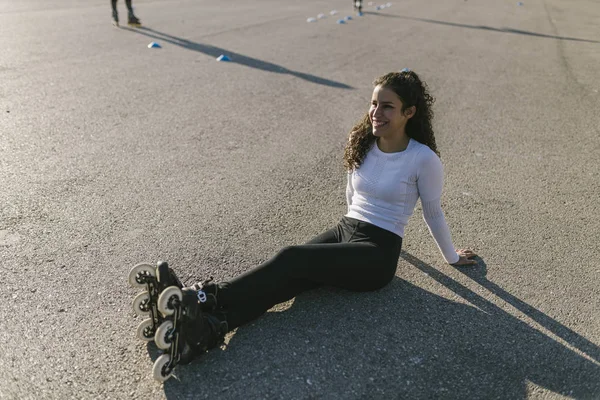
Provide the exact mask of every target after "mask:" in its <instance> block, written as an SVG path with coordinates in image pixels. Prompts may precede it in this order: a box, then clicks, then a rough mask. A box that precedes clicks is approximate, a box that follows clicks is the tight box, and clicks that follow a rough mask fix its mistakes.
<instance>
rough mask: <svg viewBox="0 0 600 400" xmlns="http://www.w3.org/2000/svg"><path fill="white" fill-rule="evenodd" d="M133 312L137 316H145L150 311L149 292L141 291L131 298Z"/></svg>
mask: <svg viewBox="0 0 600 400" xmlns="http://www.w3.org/2000/svg"><path fill="white" fill-rule="evenodd" d="M133 312H134V313H136V315H139V316H142V317H144V316H147V315H148V313H150V294H148V292H142V293H140V294H138V295H137V296H135V298H134V299H133Z"/></svg>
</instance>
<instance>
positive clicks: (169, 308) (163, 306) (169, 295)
mask: <svg viewBox="0 0 600 400" xmlns="http://www.w3.org/2000/svg"><path fill="white" fill-rule="evenodd" d="M175 299H177V301H178V302H181V300H182V299H183V293H182V292H181V289H179V288H178V287H177V286H169V287H168V288H166V289H165V290H164V291H163V292H162V293H161V294H160V296H159V298H158V304H157V306H158V311H160V312H161V313H162V315H164V316H165V317H168V316H169V315H173V313H174V312H175V308H174V307H173V300H175Z"/></svg>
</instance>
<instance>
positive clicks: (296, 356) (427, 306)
mask: <svg viewBox="0 0 600 400" xmlns="http://www.w3.org/2000/svg"><path fill="white" fill-rule="evenodd" d="M402 258H403V259H404V260H406V261H407V262H408V263H410V264H412V265H413V266H415V267H417V268H419V269H421V270H422V271H423V272H425V273H427V274H429V276H431V277H432V278H433V279H435V280H437V281H438V282H439V283H441V284H443V285H444V286H445V287H446V288H448V289H449V290H451V291H453V292H454V293H455V294H457V295H458V296H460V297H461V298H462V299H464V300H465V302H464V303H459V302H456V301H451V300H448V299H445V298H443V297H441V296H438V295H436V294H433V293H431V292H428V291H426V290H424V289H422V288H420V287H418V286H415V285H413V284H411V283H409V282H407V281H404V280H402V279H400V278H398V277H396V278H395V279H394V280H393V282H391V283H390V284H389V285H388V286H386V287H385V288H383V289H381V290H379V291H377V292H370V293H350V292H346V291H343V290H337V289H319V290H315V291H311V292H307V293H305V294H302V295H300V296H298V297H297V298H296V299H295V301H294V302H293V304H292V305H291V306H290V307H289V308H288V309H286V310H283V311H280V312H274V311H271V312H268V313H267V314H265V316H263V317H262V318H259V319H258V320H256V321H255V322H253V323H251V324H249V325H247V326H243V327H241V328H239V329H238V330H237V331H236V332H235V333H234V334H233V335H231V336H230V337H229V342H228V344H227V345H226V346H225V347H224V348H221V349H217V350H213V351H211V352H209V353H208V354H206V355H204V356H202V357H200V358H199V359H198V360H197V361H195V362H193V363H192V364H190V365H188V366H180V367H178V368H177V369H176V375H177V378H178V379H171V380H169V381H167V382H166V384H165V385H164V391H165V395H166V396H167V397H168V398H183V397H188V396H192V397H194V398H204V397H214V396H216V397H217V398H244V399H247V398H292V399H297V398H326V399H358V398H361V399H363V398H378V399H379V398H386V399H387V398H411V399H412V398H423V399H430V398H461V399H464V398H471V399H473V398H478V399H483V398H506V399H524V398H526V397H527V395H528V393H529V392H531V391H532V390H545V391H547V392H548V391H549V392H554V393H557V394H560V395H563V396H569V397H572V398H578V399H592V398H596V399H597V398H599V397H600V364H599V362H598V361H599V359H598V355H599V354H600V352H599V348H598V346H596V345H594V344H593V343H591V342H590V341H587V340H586V339H585V338H583V337H581V336H579V335H577V334H576V333H574V332H573V331H570V330H569V329H568V328H566V327H564V326H562V325H561V324H560V323H558V322H557V321H555V320H553V319H552V318H550V317H548V316H545V315H544V314H542V313H541V312H540V311H537V310H535V309H533V308H532V307H530V306H527V307H528V308H527V310H529V311H532V312H533V314H534V316H533V317H532V318H533V319H534V320H536V321H537V322H538V323H540V324H541V325H542V326H544V328H546V329H548V330H550V331H552V332H553V333H554V334H556V335H557V336H559V337H561V338H562V339H563V340H565V341H566V342H567V343H568V344H569V345H570V346H572V347H574V348H575V349H577V350H578V351H579V352H581V353H583V354H584V355H582V354H579V353H578V352H576V351H574V350H571V349H569V348H568V347H566V346H565V345H563V344H561V343H559V342H557V341H556V340H554V339H553V338H551V337H550V336H548V335H546V334H544V333H542V332H540V331H538V330H536V329H534V328H532V327H530V326H529V325H527V324H526V323H524V322H523V321H521V320H519V319H518V318H516V317H514V316H513V315H511V314H509V313H507V312H506V311H504V310H502V309H501V308H500V307H498V306H496V305H495V304H493V303H491V302H489V301H488V300H486V299H484V298H483V297H481V296H480V295H478V294H476V293H475V292H473V291H471V290H470V289H468V288H467V287H465V286H463V285H462V284H460V283H458V282H457V281H455V280H453V279H452V278H450V277H448V276H447V275H445V274H443V273H441V272H440V271H438V270H436V269H435V268H433V267H431V266H429V265H427V264H425V263H423V262H422V261H421V260H419V259H417V258H415V257H413V256H411V255H409V254H406V253H403V254H402ZM476 271H479V272H476ZM467 274H472V275H476V276H480V277H481V275H483V276H485V263H483V261H481V262H480V264H479V266H478V267H475V268H473V269H471V271H470V272H468V273H467ZM484 287H485V285H484ZM488 288H489V287H488ZM495 294H498V293H495ZM500 294H505V295H506V293H500ZM501 297H502V296H501ZM505 297H506V296H505ZM505 300H507V301H509V302H510V303H515V304H517V305H519V304H520V305H521V306H522V305H524V304H525V303H523V302H521V301H518V300H516V299H515V298H514V297H513V298H510V297H509V298H508V299H506V298H505ZM517 302H518V303H517ZM515 304H513V305H515ZM527 310H522V311H524V312H526V311H527ZM149 351H150V348H149ZM150 352H151V355H152V356H153V358H154V357H155V356H156V354H152V353H155V352H153V351H150Z"/></svg>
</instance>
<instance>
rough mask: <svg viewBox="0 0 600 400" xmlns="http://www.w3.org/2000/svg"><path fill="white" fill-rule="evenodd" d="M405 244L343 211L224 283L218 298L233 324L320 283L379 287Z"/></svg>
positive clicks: (388, 278)
mask: <svg viewBox="0 0 600 400" xmlns="http://www.w3.org/2000/svg"><path fill="white" fill-rule="evenodd" d="M401 247H402V238H401V237H400V236H398V235H396V234H394V233H392V232H390V231H387V230H385V229H381V228H379V227H377V226H375V225H372V224H369V223H367V222H362V221H358V220H356V219H353V218H348V217H344V218H342V220H341V221H340V222H339V223H338V224H337V225H336V226H335V227H334V228H332V229H330V230H328V231H327V232H324V233H322V234H321V235H319V236H317V237H316V238H314V239H313V240H311V241H309V242H308V243H306V244H304V245H300V246H290V247H285V248H283V249H282V250H281V251H280V252H279V253H277V255H275V257H273V258H271V259H270V260H268V261H266V262H264V263H263V264H261V265H259V266H258V267H256V268H254V269H252V270H250V271H248V272H246V273H244V274H242V275H240V276H238V277H237V278H235V279H233V280H231V281H228V282H222V283H219V284H218V288H219V291H218V295H217V301H218V303H219V306H222V307H224V308H225V310H226V311H227V322H228V325H229V329H230V330H232V329H235V328H237V327H238V326H240V325H243V324H245V323H247V322H250V321H252V320H254V319H255V318H258V317H259V316H260V315H262V314H264V313H265V312H266V311H267V310H268V309H270V308H271V307H273V306H274V305H275V304H279V303H282V302H284V301H287V300H290V299H292V298H294V297H296V296H297V295H298V294H300V293H302V292H304V291H306V290H309V289H314V288H317V287H319V286H334V287H339V288H343V289H347V290H352V291H370V290H376V289H380V288H382V287H383V286H385V285H387V284H388V283H389V282H390V281H391V280H392V279H393V277H394V275H395V274H396V267H397V265H398V258H399V256H400V249H401Z"/></svg>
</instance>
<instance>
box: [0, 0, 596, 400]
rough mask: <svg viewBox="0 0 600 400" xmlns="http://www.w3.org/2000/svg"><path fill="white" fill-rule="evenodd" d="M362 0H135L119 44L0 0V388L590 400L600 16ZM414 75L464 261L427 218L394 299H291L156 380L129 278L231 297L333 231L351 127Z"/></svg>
mask: <svg viewBox="0 0 600 400" xmlns="http://www.w3.org/2000/svg"><path fill="white" fill-rule="evenodd" d="M364 4H365V13H364V15H363V16H362V17H359V16H356V15H355V14H354V13H353V11H352V7H351V4H350V1H347V0H346V1H342V0H328V1H325V0H305V1H291V0H254V1H245V0H219V1H214V0H212V1H209V0H161V1H158V0H134V6H135V10H136V14H137V16H138V17H139V18H140V19H141V21H142V24H143V27H142V28H139V29H133V28H129V27H127V26H122V27H121V28H117V27H114V26H112V25H111V20H110V6H109V1H108V0H102V1H100V0H97V1H96V0H94V1H87V0H44V1H42V0H19V1H18V2H17V1H12V0H0V38H1V39H2V46H1V50H0V260H1V261H0V343H1V347H2V349H1V351H0V371H1V373H0V399H65V398H77V399H80V398H81V399H111V398H112V399H129V398H132V399H138V398H139V399H141V398H144V399H165V398H167V399H182V398H194V399H204V398H207V399H208V398H210V399H309V398H310V399H328V400H329V399H434V398H435V399H564V398H576V399H600V317H599V315H598V310H599V309H600V289H599V287H600V285H599V284H598V282H599V281H600V262H599V261H598V260H599V259H600V246H599V245H598V240H599V239H600V219H599V218H598V215H600V195H599V194H600V169H599V165H600V112H599V110H600V93H599V91H600V74H599V73H598V71H599V68H598V66H599V65H600V4H599V3H598V2H597V1H593V0H570V1H568V2H565V1H561V0H525V1H523V2H516V1H512V0H511V1H508V0H506V1H504V0H502V1H498V0H403V1H395V2H392V3H390V7H385V8H380V9H376V7H375V5H381V4H384V3H373V4H372V5H369V2H368V1H365V2H364ZM119 10H120V12H121V20H122V21H123V20H124V19H125V16H126V12H125V6H124V2H123V1H120V2H119ZM333 10H336V11H337V12H338V13H337V14H335V15H331V14H330V12H331V11H333ZM319 14H325V18H319V19H317V20H316V22H307V19H308V18H317V16H318V15H319ZM346 16H353V18H352V19H351V20H348V21H346V23H344V24H338V23H337V20H339V19H342V18H344V17H346ZM150 42H156V43H159V44H160V45H161V48H148V44H149V43H150ZM220 55H227V56H228V57H229V58H230V59H231V61H229V62H218V61H216V58H217V57H219V56H220ZM402 68H410V69H412V70H414V71H416V72H417V73H418V74H419V75H420V76H421V78H422V79H423V80H425V81H426V82H427V83H428V85H429V88H430V90H431V93H432V95H433V96H434V97H435V98H436V99H437V101H436V104H435V108H434V111H435V122H434V127H435V132H436V139H437V143H438V147H439V149H440V152H441V157H442V162H443V164H444V168H445V174H446V180H445V192H444V197H443V207H444V210H445V213H446V218H447V220H448V223H449V225H450V229H451V232H452V236H453V240H454V243H455V245H456V246H457V247H459V248H460V247H469V248H472V249H474V250H475V251H476V252H477V253H478V254H479V258H478V265H477V266H474V267H469V268H454V267H452V266H449V265H447V264H445V262H444V260H443V258H442V257H441V255H440V253H439V251H438V249H437V247H436V245H435V243H434V241H433V240H432V238H431V237H430V235H429V232H428V230H427V227H426V225H425V223H424V222H423V220H422V218H421V210H420V208H419V207H417V210H416V211H415V215H414V216H413V217H412V219H411V221H410V224H409V226H408V228H407V230H406V234H405V237H404V247H403V254H402V256H401V259H400V260H399V262H398V270H397V274H396V278H395V279H394V281H393V282H392V283H391V284H390V285H389V286H387V287H386V288H384V289H382V290H380V291H377V292H373V293H360V294H356V293H349V292H345V291H342V290H335V289H330V288H324V289H319V290H316V291H312V292H308V293H305V294H302V295H300V296H299V297H297V298H296V299H294V300H292V301H290V302H288V303H285V304H282V305H279V306H277V307H275V308H274V309H272V310H271V311H270V312H268V313H267V314H266V315H265V316H263V317H261V318H259V319H258V320H256V321H255V322H253V323H251V324H249V325H247V326H244V327H241V328H239V329H238V330H237V331H235V332H233V333H231V334H229V335H228V337H227V342H226V345H225V346H223V347H222V348H220V349H215V350H213V351H211V352H209V353H208V354H206V355H204V356H203V357H201V358H200V359H198V360H197V361H196V362H194V363H192V364H190V365H188V366H182V367H178V368H177V369H176V373H175V375H176V377H175V378H172V379H171V380H169V381H167V382H166V383H165V384H164V385H162V384H160V383H157V382H155V381H154V380H153V379H152V375H151V370H152V365H153V361H154V360H155V359H156V358H157V357H158V355H159V352H158V350H157V349H156V347H155V346H154V345H146V344H145V343H142V342H141V341H139V340H137V339H136V338H135V329H136V327H137V325H138V323H139V322H140V321H141V318H140V317H136V316H135V315H134V313H133V311H132V309H131V301H132V299H133V297H134V296H135V295H136V294H137V292H138V290H136V289H133V288H131V287H129V286H128V284H127V275H128V272H129V269H130V268H131V267H132V266H133V265H135V264H136V263H138V262H142V261H148V262H151V263H155V262H156V261H158V260H166V261H168V262H169V263H170V265H171V266H172V267H174V268H175V269H176V271H177V272H178V273H179V275H180V276H181V277H182V279H183V280H184V281H185V282H187V283H193V282H195V281H198V280H202V279H205V278H207V277H209V276H212V277H214V278H215V279H216V280H223V279H227V278H231V277H233V276H236V275H237V274H239V273H242V272H244V271H247V270H249V269H251V268H252V267H254V266H256V265H258V264H259V263H260V262H262V261H264V260H266V259H268V258H270V257H271V256H273V255H274V254H275V253H276V252H277V251H278V250H279V249H280V248H281V247H284V246H287V245H291V244H299V243H303V242H305V241H307V240H309V239H310V238H312V237H313V236H315V235H317V234H319V233H320V232H322V231H324V230H326V229H328V228H329V227H331V226H333V225H334V224H335V223H336V222H337V221H338V220H339V219H340V217H341V216H342V215H343V214H344V212H345V210H346V205H345V195H344V193H345V183H346V177H345V173H344V170H343V167H342V153H343V147H344V143H345V141H346V139H347V134H348V131H349V130H350V128H351V127H352V126H353V124H354V123H355V122H357V121H358V120H359V119H360V118H361V117H362V116H363V115H364V113H365V112H366V111H367V109H368V106H369V102H370V96H371V91H372V85H371V82H372V81H373V80H374V79H375V78H376V77H377V76H379V75H382V74H384V73H387V72H390V71H399V70H401V69H402Z"/></svg>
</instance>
